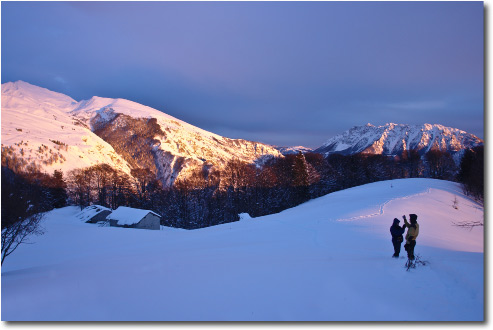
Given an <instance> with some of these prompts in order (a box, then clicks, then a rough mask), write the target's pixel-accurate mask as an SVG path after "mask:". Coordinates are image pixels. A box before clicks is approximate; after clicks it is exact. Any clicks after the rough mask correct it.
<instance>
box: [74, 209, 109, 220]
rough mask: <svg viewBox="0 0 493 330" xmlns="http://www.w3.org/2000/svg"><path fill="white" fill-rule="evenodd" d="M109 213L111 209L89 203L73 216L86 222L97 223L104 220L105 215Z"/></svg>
mask: <svg viewBox="0 0 493 330" xmlns="http://www.w3.org/2000/svg"><path fill="white" fill-rule="evenodd" d="M110 213H111V209H109V208H107V207H104V206H101V205H90V206H88V207H86V208H84V209H83V210H82V211H80V212H79V213H77V214H76V215H75V216H76V217H77V218H79V219H80V220H82V221H84V222H87V223H98V222H100V221H106V217H107V216H108V215H109V214H110Z"/></svg>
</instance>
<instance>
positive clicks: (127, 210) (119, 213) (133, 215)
mask: <svg viewBox="0 0 493 330" xmlns="http://www.w3.org/2000/svg"><path fill="white" fill-rule="evenodd" d="M149 213H152V214H154V215H155V216H158V217H161V216H160V215H159V214H157V213H155V212H153V211H149V210H141V209H134V208H132V207H126V206H120V207H118V208H117V209H116V210H115V211H113V212H112V213H111V214H110V215H108V217H107V218H106V219H108V220H117V223H118V224H119V225H133V224H136V223H139V222H140V220H142V219H143V218H145V217H146V216H147V215H148V214H149Z"/></svg>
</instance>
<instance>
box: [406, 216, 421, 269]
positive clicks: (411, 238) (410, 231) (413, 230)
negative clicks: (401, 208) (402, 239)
mask: <svg viewBox="0 0 493 330" xmlns="http://www.w3.org/2000/svg"><path fill="white" fill-rule="evenodd" d="M402 218H403V219H404V225H405V226H406V227H407V233H406V244H404V249H406V251H407V257H408V258H409V259H410V260H414V247H415V246H416V238H417V237H418V234H419V224H418V222H417V220H418V216H417V215H416V214H409V219H410V221H411V223H409V222H407V219H406V216H405V215H403V216H402Z"/></svg>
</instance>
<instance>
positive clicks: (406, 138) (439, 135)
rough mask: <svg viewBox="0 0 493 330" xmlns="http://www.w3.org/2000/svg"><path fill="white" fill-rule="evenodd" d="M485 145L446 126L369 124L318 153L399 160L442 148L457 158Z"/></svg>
mask: <svg viewBox="0 0 493 330" xmlns="http://www.w3.org/2000/svg"><path fill="white" fill-rule="evenodd" d="M481 144H483V141H482V140H481V139H480V138H478V137H476V136H475V135H473V134H469V133H466V132H464V131H461V130H459V129H456V128H450V127H445V126H442V125H430V124H424V125H421V126H417V125H402V124H392V123H390V124H385V125H383V126H373V125H371V124H367V125H365V126H355V127H353V128H351V129H350V130H348V131H346V132H344V133H342V134H339V135H336V136H334V137H332V138H330V139H329V140H327V142H325V143H324V144H323V145H322V146H321V147H320V148H318V149H316V150H315V152H318V153H322V154H324V155H326V156H327V155H329V154H334V153H336V154H343V155H350V154H356V153H360V152H361V153H367V154H381V155H392V156H397V155H400V154H402V152H403V151H404V150H411V149H417V150H418V151H419V153H420V154H421V155H423V154H425V153H426V152H428V151H429V150H430V149H432V148H438V149H440V150H442V151H448V152H450V153H451V154H452V155H454V154H461V152H462V151H463V150H465V149H469V148H474V147H476V146H478V145H481Z"/></svg>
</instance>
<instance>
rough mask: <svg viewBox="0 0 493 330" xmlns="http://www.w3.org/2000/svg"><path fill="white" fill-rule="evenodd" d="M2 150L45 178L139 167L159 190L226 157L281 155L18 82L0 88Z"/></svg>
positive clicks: (134, 106)
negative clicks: (155, 181) (104, 168)
mask: <svg viewBox="0 0 493 330" xmlns="http://www.w3.org/2000/svg"><path fill="white" fill-rule="evenodd" d="M2 148H9V152H10V153H12V154H15V155H17V157H20V158H23V159H25V160H26V161H27V162H28V163H31V162H35V163H36V164H38V165H39V166H41V168H42V169H43V170H46V171H47V172H49V173H51V172H53V170H54V169H58V170H62V171H64V172H66V171H69V170H71V169H74V168H81V167H88V166H91V165H94V164H98V163H106V164H109V165H110V166H112V167H114V168H117V169H120V170H122V171H124V172H125V173H127V174H129V173H130V169H132V168H135V167H147V168H149V169H150V170H151V171H152V172H153V173H155V174H156V177H157V178H158V179H160V180H161V181H162V182H163V183H164V184H165V185H172V184H173V182H174V181H175V180H176V179H177V178H178V177H179V176H186V175H187V173H189V171H191V170H193V169H195V168H197V167H202V166H204V165H206V166H209V167H210V166H216V167H218V168H220V167H222V166H223V165H224V164H226V163H227V162H228V161H229V160H230V159H232V158H238V159H240V160H242V161H245V162H254V161H255V160H257V159H259V158H262V157H263V156H266V155H273V156H282V155H281V153H280V152H279V151H278V150H276V149H275V148H274V147H272V146H269V145H266V144H262V143H258V142H252V141H246V140H242V139H229V138H226V137H222V136H219V135H217V134H214V133H210V132H207V131H205V130H202V129H200V128H197V127H195V126H192V125H190V124H188V123H186V122H183V121H181V120H179V119H176V118H174V117H172V116H169V115H167V114H165V113H163V112H161V111H158V110H156V109H153V108H150V107H147V106H144V105H141V104H138V103H135V102H132V101H128V100H124V99H111V98H103V97H96V96H95V97H93V98H91V99H90V100H83V101H80V102H77V101H75V100H73V99H72V98H70V97H68V96H66V95H63V94H60V93H56V92H52V91H49V90H47V89H44V88H41V87H37V86H33V85H31V84H28V83H25V82H22V81H17V82H9V83H5V84H2ZM53 155H56V156H53Z"/></svg>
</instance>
